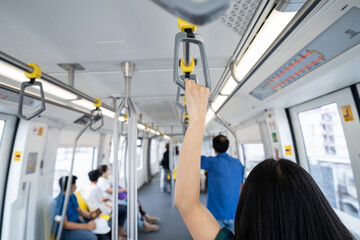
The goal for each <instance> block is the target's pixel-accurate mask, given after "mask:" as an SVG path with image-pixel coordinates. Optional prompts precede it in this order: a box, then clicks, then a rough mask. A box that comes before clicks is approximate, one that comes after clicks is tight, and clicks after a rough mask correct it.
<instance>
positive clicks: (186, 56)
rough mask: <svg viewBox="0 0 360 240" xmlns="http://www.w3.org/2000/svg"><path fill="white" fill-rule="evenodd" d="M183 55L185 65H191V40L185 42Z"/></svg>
mask: <svg viewBox="0 0 360 240" xmlns="http://www.w3.org/2000/svg"><path fill="white" fill-rule="evenodd" d="M183 55H184V56H183V57H184V65H185V66H190V65H191V47H190V43H189V42H184V43H183Z"/></svg>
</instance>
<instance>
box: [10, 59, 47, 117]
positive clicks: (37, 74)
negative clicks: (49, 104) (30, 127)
mask: <svg viewBox="0 0 360 240" xmlns="http://www.w3.org/2000/svg"><path fill="white" fill-rule="evenodd" d="M29 66H31V67H32V68H33V71H32V72H25V76H26V77H27V78H29V79H30V81H29V82H22V83H21V88H20V95H19V105H18V114H17V115H18V117H19V118H21V119H24V120H27V121H28V120H31V119H33V118H34V117H36V116H38V115H39V114H40V113H42V112H43V111H45V109H46V107H45V94H44V89H43V86H42V84H41V82H36V81H35V80H36V79H40V78H41V68H40V67H39V66H38V65H37V64H35V63H29ZM34 86H38V87H39V91H40V102H41V106H40V108H39V109H38V110H36V111H35V112H33V113H32V114H30V115H28V116H26V115H25V114H24V113H23V110H24V97H25V90H26V88H28V87H34Z"/></svg>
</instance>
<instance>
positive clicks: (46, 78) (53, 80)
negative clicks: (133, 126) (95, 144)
mask: <svg viewBox="0 0 360 240" xmlns="http://www.w3.org/2000/svg"><path fill="white" fill-rule="evenodd" d="M0 60H1V61H4V62H6V63H8V64H10V65H12V66H14V67H16V68H18V69H21V70H23V71H25V72H28V73H32V72H34V67H33V66H31V65H29V64H26V63H24V62H22V61H20V60H18V59H16V58H14V57H12V56H10V55H8V54H6V53H4V52H2V51H0ZM41 80H44V81H46V82H49V83H51V84H53V85H55V86H57V87H60V88H62V89H64V90H66V91H69V92H71V93H73V94H75V95H76V96H78V97H79V98H83V99H86V100H88V101H90V102H93V103H96V100H95V99H94V98H92V97H91V96H89V95H87V94H85V93H83V92H81V91H79V90H77V89H75V88H73V87H72V86H70V85H68V84H65V83H64V82H62V81H60V80H58V79H56V78H54V77H52V76H50V75H49V74H46V73H44V72H42V73H41ZM102 106H103V107H104V108H106V109H108V110H111V111H114V110H115V109H113V108H112V107H110V106H108V105H106V104H102Z"/></svg>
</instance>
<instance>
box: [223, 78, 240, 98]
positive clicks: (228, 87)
mask: <svg viewBox="0 0 360 240" xmlns="http://www.w3.org/2000/svg"><path fill="white" fill-rule="evenodd" d="M237 85H238V83H237V82H236V81H235V80H234V78H233V77H232V76H230V77H229V78H228V80H227V81H226V83H225V85H224V87H223V88H222V89H221V91H220V94H222V95H230V93H232V91H234V89H235V88H236V87H237Z"/></svg>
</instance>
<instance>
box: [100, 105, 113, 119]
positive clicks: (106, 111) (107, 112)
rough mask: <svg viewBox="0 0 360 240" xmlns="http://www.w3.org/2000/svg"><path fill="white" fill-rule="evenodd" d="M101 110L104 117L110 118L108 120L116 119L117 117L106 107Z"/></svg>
mask: <svg viewBox="0 0 360 240" xmlns="http://www.w3.org/2000/svg"><path fill="white" fill-rule="evenodd" d="M100 109H101V113H102V115H103V116H105V117H108V118H114V117H115V113H114V112H113V111H111V110H109V109H107V108H104V107H100Z"/></svg>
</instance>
